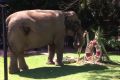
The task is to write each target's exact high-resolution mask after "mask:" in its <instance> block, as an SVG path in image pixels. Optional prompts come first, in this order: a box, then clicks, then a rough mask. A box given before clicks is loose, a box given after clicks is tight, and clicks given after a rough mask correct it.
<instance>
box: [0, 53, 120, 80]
mask: <svg viewBox="0 0 120 80" xmlns="http://www.w3.org/2000/svg"><path fill="white" fill-rule="evenodd" d="M64 56H74V57H77V55H76V54H72V53H67V54H64ZM110 58H111V59H112V60H113V61H115V62H117V63H120V56H118V55H110ZM25 59H26V62H27V64H28V66H29V68H30V70H28V71H22V72H20V73H18V74H13V75H11V74H9V75H8V76H9V77H8V78H9V80H120V76H119V75H120V65H113V64H111V65H105V66H99V65H89V64H86V65H80V64H77V63H73V64H65V66H64V67H56V66H54V65H47V64H46V61H47V56H46V55H36V56H29V57H26V58H25ZM3 63H4V62H3V57H0V80H4V73H3V72H4V71H3V70H4V68H3ZM8 64H9V58H8Z"/></svg>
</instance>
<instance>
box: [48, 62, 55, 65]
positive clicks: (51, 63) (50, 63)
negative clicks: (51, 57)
mask: <svg viewBox="0 0 120 80" xmlns="http://www.w3.org/2000/svg"><path fill="white" fill-rule="evenodd" d="M47 64H49V65H54V64H55V62H53V61H48V62H47Z"/></svg>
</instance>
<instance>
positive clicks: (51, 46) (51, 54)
mask: <svg viewBox="0 0 120 80" xmlns="http://www.w3.org/2000/svg"><path fill="white" fill-rule="evenodd" d="M48 53H49V55H48V62H47V64H55V63H54V61H53V59H54V55H55V45H54V44H49V45H48Z"/></svg>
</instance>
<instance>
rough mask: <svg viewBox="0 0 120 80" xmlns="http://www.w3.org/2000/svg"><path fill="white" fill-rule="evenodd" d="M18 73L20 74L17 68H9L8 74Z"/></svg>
mask: <svg viewBox="0 0 120 80" xmlns="http://www.w3.org/2000/svg"><path fill="white" fill-rule="evenodd" d="M18 72H20V70H19V69H18V68H13V67H10V68H9V73H10V74H16V73H18Z"/></svg>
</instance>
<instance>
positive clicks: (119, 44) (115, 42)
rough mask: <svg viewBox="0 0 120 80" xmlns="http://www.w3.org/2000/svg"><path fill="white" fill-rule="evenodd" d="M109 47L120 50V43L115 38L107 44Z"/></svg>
mask: <svg viewBox="0 0 120 80" xmlns="http://www.w3.org/2000/svg"><path fill="white" fill-rule="evenodd" d="M107 45H109V46H111V47H112V48H117V49H119V48H120V41H118V40H116V39H114V38H110V39H109V40H108V42H107Z"/></svg>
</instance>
